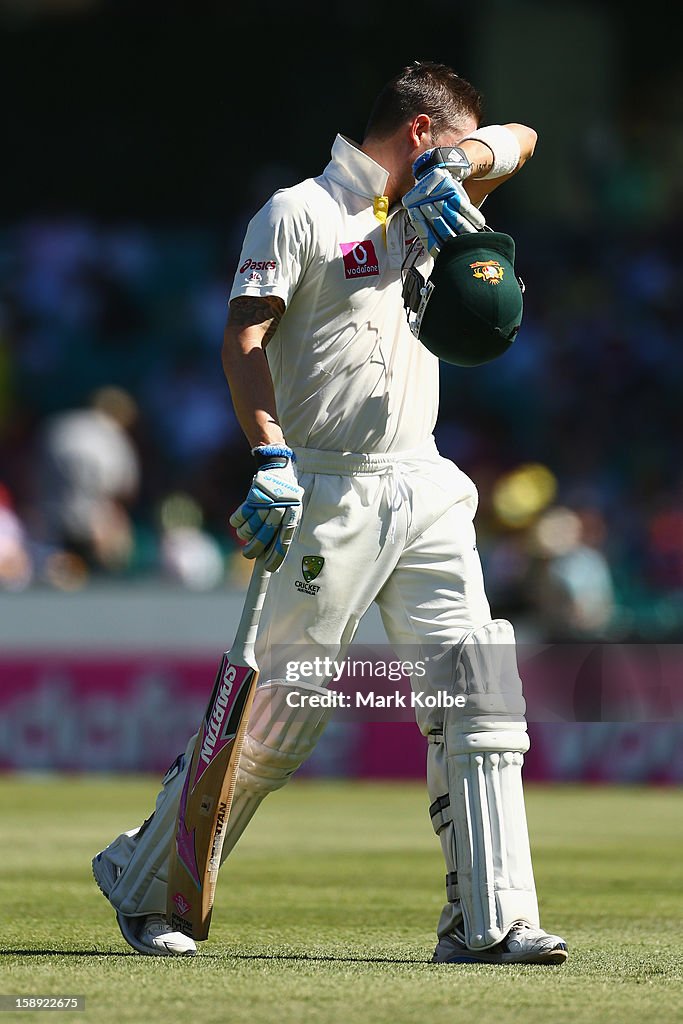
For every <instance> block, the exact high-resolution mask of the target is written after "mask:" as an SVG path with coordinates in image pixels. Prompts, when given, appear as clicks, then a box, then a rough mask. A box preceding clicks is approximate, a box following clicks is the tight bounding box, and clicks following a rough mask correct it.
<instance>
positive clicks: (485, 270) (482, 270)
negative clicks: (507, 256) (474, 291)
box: [470, 260, 505, 284]
mask: <svg viewBox="0 0 683 1024" xmlns="http://www.w3.org/2000/svg"><path fill="white" fill-rule="evenodd" d="M470 267H471V268H472V272H473V274H474V276H475V277H479V278H481V279H482V280H484V281H486V282H487V283H488V284H500V282H501V281H502V280H503V274H504V273H505V267H501V265H500V263H499V262H498V260H486V261H485V262H483V263H470Z"/></svg>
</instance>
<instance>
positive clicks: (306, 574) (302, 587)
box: [294, 555, 325, 597]
mask: <svg viewBox="0 0 683 1024" xmlns="http://www.w3.org/2000/svg"><path fill="white" fill-rule="evenodd" d="M324 564H325V559H324V558H321V557H320V555H304V557H303V558H302V559H301V573H302V575H303V580H295V582H294V586H295V587H296V589H297V590H298V591H300V592H301V593H302V594H310V595H311V597H315V596H316V594H317V593H318V591H319V590H320V587H319V586H312V583H313V580H315V579H317V578H318V576H319V575H320V573H321V572H322V569H323V566H324Z"/></svg>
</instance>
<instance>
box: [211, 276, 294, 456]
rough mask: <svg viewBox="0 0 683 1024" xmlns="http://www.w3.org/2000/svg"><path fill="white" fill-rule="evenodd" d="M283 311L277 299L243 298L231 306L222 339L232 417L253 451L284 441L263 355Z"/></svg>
mask: <svg viewBox="0 0 683 1024" xmlns="http://www.w3.org/2000/svg"><path fill="white" fill-rule="evenodd" d="M284 309H285V306H284V302H283V301H282V299H280V298H278V297H277V296H267V297H260V296H257V297H251V296H242V297H239V298H236V299H233V300H232V302H231V303H230V310H229V314H228V322H227V324H226V326H225V332H224V335H223V352H222V357H223V370H224V372H225V376H226V379H227V382H228V386H229V388H230V395H231V397H232V402H233V407H234V409H235V415H236V416H237V419H238V421H239V424H240V426H241V427H242V430H243V431H244V433H245V435H246V437H247V440H248V441H249V444H250V446H251V447H252V448H254V447H256V446H257V445H261V444H282V443H283V441H284V436H283V433H282V429H281V427H280V424H279V423H278V419H277V410H276V406H275V393H274V390H273V381H272V378H271V375H270V368H269V366H268V361H267V359H266V353H265V348H266V345H267V344H268V342H269V340H270V339H271V337H272V336H273V334H274V333H275V331H276V329H277V326H278V324H279V322H280V319H281V318H282V314H283V313H284Z"/></svg>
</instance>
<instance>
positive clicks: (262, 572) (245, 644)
mask: <svg viewBox="0 0 683 1024" xmlns="http://www.w3.org/2000/svg"><path fill="white" fill-rule="evenodd" d="M263 563H264V557H263V555H261V556H260V557H259V558H257V559H256V561H255V562H254V568H253V569H252V572H251V579H250V581H249V587H248V588H247V593H246V597H245V599H244V611H243V612H242V617H241V619H240V623H239V626H238V627H237V633H236V634H235V640H234V642H233V650H234V649H235V648H236V647H240V648H241V649H242V651H243V653H244V660H245V661H246V662H247V664H252V663H253V665H255V661H254V657H255V656H254V644H255V643H256V633H257V630H258V624H259V619H260V618H261V609H262V608H263V602H264V601H265V599H266V591H267V590H268V583H269V581H270V577H271V575H272V573H269V572H268V570H267V569H265V568H264V565H263Z"/></svg>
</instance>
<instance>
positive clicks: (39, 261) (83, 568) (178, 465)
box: [0, 218, 683, 640]
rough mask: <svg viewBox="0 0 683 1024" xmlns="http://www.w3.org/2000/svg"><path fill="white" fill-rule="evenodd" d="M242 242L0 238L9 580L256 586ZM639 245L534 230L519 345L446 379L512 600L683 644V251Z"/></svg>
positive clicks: (541, 625) (500, 583) (643, 237)
mask: <svg viewBox="0 0 683 1024" xmlns="http://www.w3.org/2000/svg"><path fill="white" fill-rule="evenodd" d="M241 228H242V225H241V224H237V225H235V234H234V237H231V238H227V239H226V238H225V237H223V236H222V235H221V234H220V233H219V232H217V231H216V232H213V231H211V230H209V229H208V228H196V227H195V228H185V229H181V228H177V229H174V230H171V229H168V228H160V227H152V226H145V225H141V224H115V225H103V224H98V223H95V222H93V221H91V220H85V219H84V220H79V219H76V218H60V219H54V220H50V219H44V220H36V221H33V222H30V223H22V224H18V225H16V226H14V227H11V228H6V229H5V230H3V231H2V232H0V589H4V590H5V591H21V590H25V589H26V588H29V587H53V588H58V589H62V590H74V589H78V588H80V587H86V586H90V585H92V584H93V583H95V582H101V581H109V580H112V581H121V580H123V581H128V580H140V579H148V578H154V579H158V580H167V581H168V582H169V583H173V584H176V585H182V586H186V587H188V588H192V589H195V590H208V589H212V588H220V587H225V586H229V585H232V584H234V583H239V584H242V583H243V582H244V579H245V574H246V572H247V571H248V565H247V564H246V562H245V560H244V559H243V558H242V557H241V555H240V551H239V545H238V542H237V539H236V537H235V535H234V532H233V531H232V529H231V528H230V526H229V525H228V516H229V514H230V512H231V511H232V510H233V508H234V507H235V506H236V505H237V504H238V502H239V501H240V500H241V498H242V497H243V494H244V491H245V488H246V485H247V482H248V480H249V479H250V476H251V473H252V466H251V460H250V456H249V452H248V449H247V446H246V442H245V441H244V439H243V436H242V434H241V431H240V429H239V426H238V424H237V422H236V419H235V416H234V413H233V411H232V408H231V403H230V398H229V392H228V389H227V385H226V383H225V380H224V377H223V373H222V369H221V365H220V345H221V338H222V331H223V325H224V321H225V312H226V297H227V293H228V290H229V285H230V282H231V279H232V273H233V270H234V265H235V261H236V259H237V257H238V252H239V250H238V244H239V239H240V238H241ZM637 232H638V237H637V244H634V240H633V234H632V233H631V235H629V236H628V237H626V236H624V237H623V238H621V237H619V236H618V235H615V233H614V232H611V233H603V234H600V233H599V232H596V233H594V234H589V233H588V232H584V233H580V232H577V233H576V234H575V235H574V236H572V235H571V234H568V233H566V232H565V233H564V236H563V237H562V238H558V239H556V240H553V244H552V245H549V244H548V239H547V237H545V236H544V237H541V236H540V235H539V236H538V237H536V236H534V234H533V233H528V232H527V233H525V231H524V229H523V228H522V227H521V226H520V228H519V231H518V232H517V233H516V240H517V247H518V269H519V270H520V272H521V273H522V276H523V277H524V278H525V279H526V280H527V282H528V284H527V291H526V293H525V318H524V324H523V327H522V330H521V332H520V335H519V337H518V340H517V341H516V343H515V345H514V346H513V347H512V349H511V350H510V351H509V352H508V353H506V354H505V356H504V357H503V358H501V359H500V360H499V361H497V362H495V363H492V364H490V365H489V366H485V367H479V368H475V369H469V370H458V369H455V368H452V367H443V368H442V405H441V414H440V420H439V425H438V430H437V440H438V442H439V445H440V447H441V450H442V452H443V453H444V454H445V455H447V456H449V457H450V458H452V459H454V460H455V461H456V462H457V463H458V464H459V465H460V466H461V467H462V468H463V469H464V470H465V471H466V472H468V473H469V474H470V475H471V476H472V477H473V479H474V480H475V482H476V483H477V485H478V487H479V491H480V508H479V513H478V517H477V525H478V534H479V546H480V551H481V556H482V560H483V563H484V570H485V573H486V576H487V582H488V590H489V596H490V598H491V603H492V606H493V608H494V610H495V612H496V614H498V615H506V616H509V617H510V618H512V619H513V620H514V621H516V622H522V623H524V622H526V623H528V625H529V629H530V630H531V631H532V632H533V630H534V629H536V630H537V632H540V633H542V634H543V635H544V636H550V637H557V638H560V639H566V638H568V637H569V638H571V637H578V638H583V637H603V638H608V639H609V638H624V637H625V638H642V639H653V640H660V639H663V640H667V639H669V640H671V639H678V638H680V637H681V636H682V635H683V474H682V469H681V458H680V450H681V437H682V432H681V426H682V405H683V403H682V402H681V388H680V380H681V377H682V373H683V346H681V343H680V324H681V322H682V319H681V313H682V312H683V310H682V308H681V307H682V302H683V299H682V291H681V289H680V287H679V285H678V275H677V257H676V249H675V247H676V245H677V242H676V239H675V232H673V231H672V232H671V236H670V237H669V236H668V235H667V234H666V233H665V232H659V233H657V235H656V236H655V235H652V236H650V234H649V233H648V231H647V229H646V228H638V229H637Z"/></svg>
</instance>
